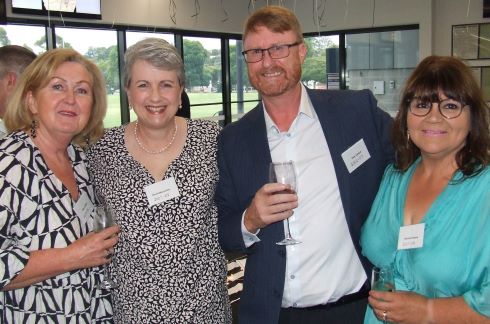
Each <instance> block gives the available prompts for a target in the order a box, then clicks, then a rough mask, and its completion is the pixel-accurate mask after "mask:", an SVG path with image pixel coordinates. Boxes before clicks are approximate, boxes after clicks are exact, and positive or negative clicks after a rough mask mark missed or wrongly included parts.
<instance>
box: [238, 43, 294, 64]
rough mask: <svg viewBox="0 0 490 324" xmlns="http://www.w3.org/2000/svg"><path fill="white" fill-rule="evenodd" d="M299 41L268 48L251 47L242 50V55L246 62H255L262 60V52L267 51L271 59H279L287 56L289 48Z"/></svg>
mask: <svg viewBox="0 0 490 324" xmlns="http://www.w3.org/2000/svg"><path fill="white" fill-rule="evenodd" d="M299 44H301V42H295V43H292V44H284V45H274V46H271V47H269V48H253V49H249V50H246V51H243V52H242V54H243V57H244V58H245V62H247V63H256V62H259V61H262V59H263V58H264V52H265V51H267V52H268V53H269V56H270V57H271V58H272V59H275V60H276V59H281V58H285V57H288V56H289V48H291V47H293V46H298V45H299Z"/></svg>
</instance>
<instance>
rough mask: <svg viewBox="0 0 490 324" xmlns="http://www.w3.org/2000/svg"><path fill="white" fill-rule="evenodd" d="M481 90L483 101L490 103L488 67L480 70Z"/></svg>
mask: <svg viewBox="0 0 490 324" xmlns="http://www.w3.org/2000/svg"><path fill="white" fill-rule="evenodd" d="M481 89H482V92H483V97H484V98H485V101H487V102H488V101H490V66H485V67H482V68H481Z"/></svg>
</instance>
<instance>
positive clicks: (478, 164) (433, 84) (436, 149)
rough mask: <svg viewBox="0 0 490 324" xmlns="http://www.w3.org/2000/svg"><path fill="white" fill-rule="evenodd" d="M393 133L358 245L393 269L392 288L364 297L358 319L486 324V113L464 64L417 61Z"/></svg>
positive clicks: (489, 252)
mask: <svg viewBox="0 0 490 324" xmlns="http://www.w3.org/2000/svg"><path fill="white" fill-rule="evenodd" d="M393 127H394V131H393V141H394V144H395V149H396V152H397V155H396V156H397V160H396V162H395V164H394V165H391V166H389V167H388V168H387V170H386V171H385V175H384V178H383V181H382V183H381V186H380V189H379V192H378V195H377V197H376V199H375V201H374V203H373V206H372V209H371V213H370V215H369V218H368V219H367V221H366V223H365V224H364V226H363V228H362V235H361V245H362V249H363V254H364V255H365V256H366V257H368V258H369V260H370V261H371V262H372V263H373V264H374V265H376V266H380V267H382V266H388V265H390V266H393V267H394V270H395V271H394V272H395V287H396V291H395V292H380V291H371V292H370V297H369V304H370V307H368V309H367V311H366V317H365V323H382V322H383V321H384V322H389V323H417V324H419V323H444V324H450V323H458V324H459V323H467V322H471V323H490V167H489V160H490V134H489V127H490V123H489V110H488V107H487V106H486V105H485V103H484V101H483V98H482V94H481V91H480V89H479V87H478V85H477V83H476V82H475V80H474V78H473V76H472V73H471V71H470V70H469V68H468V67H467V66H466V65H465V64H464V63H463V62H461V61H460V60H459V59H456V58H453V57H438V56H431V57H428V58H426V59H424V60H423V61H422V62H421V63H420V64H419V65H418V67H417V68H416V69H415V70H414V72H413V73H412V75H411V76H410V77H409V79H408V80H407V83H406V87H405V89H404V92H403V94H402V102H401V105H400V110H399V112H398V115H397V117H396V119H395V123H394V126H393ZM401 229H402V231H400V230H401ZM405 230H412V232H411V233H410V234H409V235H404V234H403V232H404V231H405ZM407 242H411V243H413V244H414V245H405V247H402V246H399V244H400V245H401V244H402V243H407Z"/></svg>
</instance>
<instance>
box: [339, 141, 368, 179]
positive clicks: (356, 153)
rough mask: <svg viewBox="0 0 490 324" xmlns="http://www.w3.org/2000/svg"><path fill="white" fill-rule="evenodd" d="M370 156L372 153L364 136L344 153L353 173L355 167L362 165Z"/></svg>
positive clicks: (345, 161)
mask: <svg viewBox="0 0 490 324" xmlns="http://www.w3.org/2000/svg"><path fill="white" fill-rule="evenodd" d="M370 157H371V155H370V154H369V151H368V149H367V147H366V144H365V143H364V140H363V139H362V138H361V139H360V140H359V141H357V142H356V143H355V144H354V145H352V146H351V147H349V148H348V149H347V150H346V151H345V152H344V153H342V159H343V160H344V163H345V166H346V167H347V170H348V171H349V173H352V172H353V171H354V170H355V169H357V168H358V167H360V166H361V165H362V164H363V163H364V162H366V161H367V160H369V158H370Z"/></svg>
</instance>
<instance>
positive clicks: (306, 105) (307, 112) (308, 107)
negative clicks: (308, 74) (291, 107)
mask: <svg viewBox="0 0 490 324" xmlns="http://www.w3.org/2000/svg"><path fill="white" fill-rule="evenodd" d="M300 84H301V99H300V102H299V110H298V115H296V118H295V119H294V121H293V123H292V124H291V128H292V127H293V126H294V124H295V123H296V121H297V120H298V117H299V116H305V117H307V118H310V119H317V115H316V112H315V109H313V104H312V103H311V101H310V97H309V96H308V93H307V92H306V88H305V86H304V85H303V83H301V82H300ZM262 107H263V108H264V118H265V129H266V130H267V133H269V132H271V131H273V132H274V133H277V134H278V133H279V128H278V127H277V126H276V124H275V123H274V121H273V120H272V118H271V117H270V116H269V114H268V113H267V110H266V109H265V104H264V101H262Z"/></svg>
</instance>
